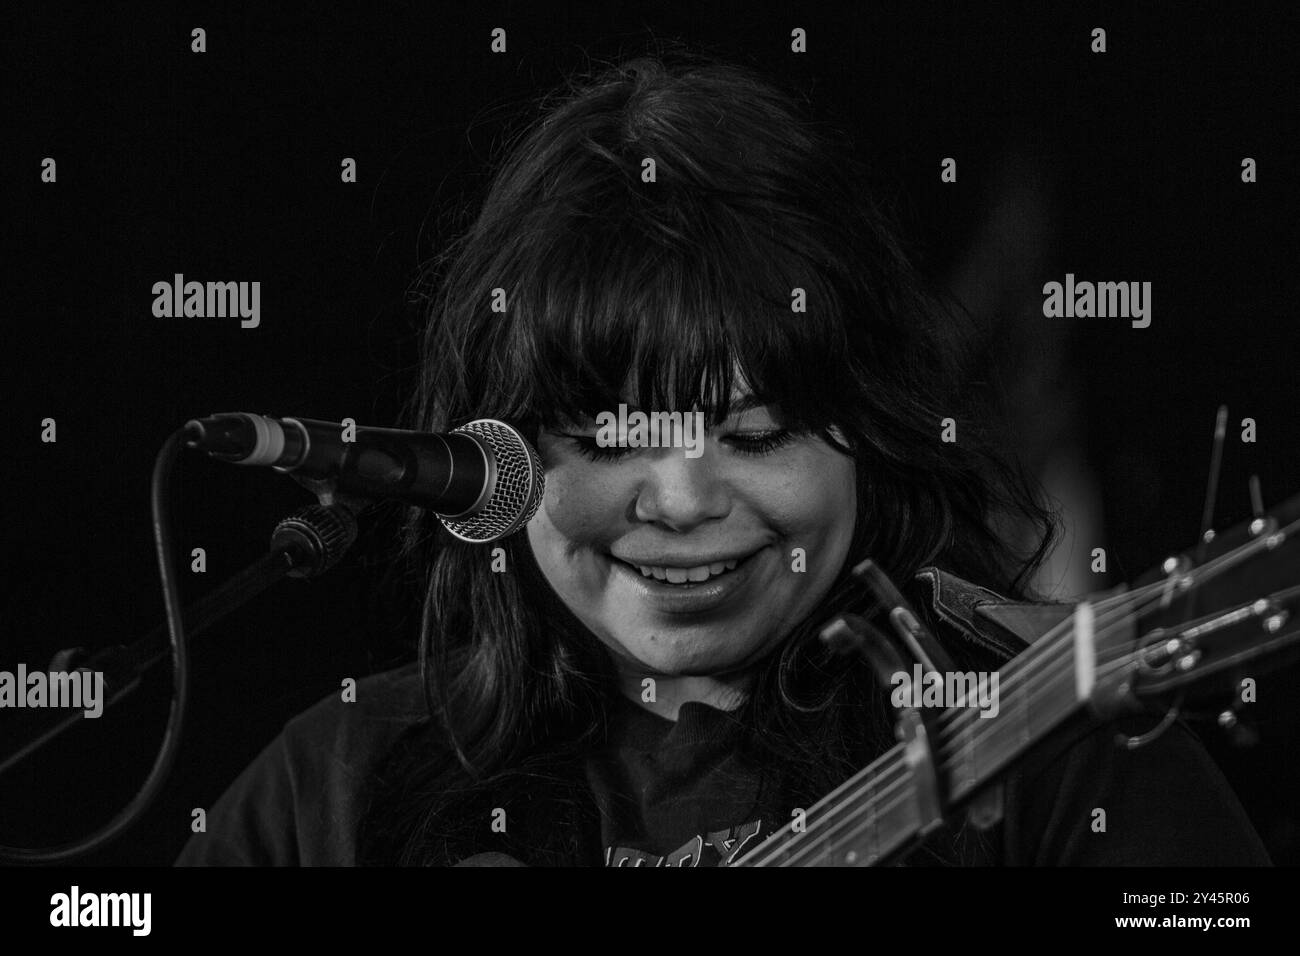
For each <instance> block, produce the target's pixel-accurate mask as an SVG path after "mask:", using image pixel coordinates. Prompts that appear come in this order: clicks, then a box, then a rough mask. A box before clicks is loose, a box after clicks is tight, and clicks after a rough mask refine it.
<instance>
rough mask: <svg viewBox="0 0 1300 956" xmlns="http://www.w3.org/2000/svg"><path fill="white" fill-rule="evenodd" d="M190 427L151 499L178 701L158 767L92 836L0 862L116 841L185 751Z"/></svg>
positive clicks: (175, 440) (4, 856)
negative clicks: (179, 562) (177, 550)
mask: <svg viewBox="0 0 1300 956" xmlns="http://www.w3.org/2000/svg"><path fill="white" fill-rule="evenodd" d="M185 437H186V432H185V429H184V428H178V429H177V430H176V431H174V432H172V434H171V435H170V436H169V437H168V438H167V440H166V441H165V442H163V446H162V448H161V449H160V450H159V452H158V457H157V458H156V459H155V460H154V466H153V480H152V483H151V488H150V501H151V505H152V508H153V534H154V545H155V547H156V549H157V552H158V573H159V577H160V578H161V579H162V591H163V605H164V608H165V610H166V613H167V631H168V638H169V641H170V643H171V656H172V702H171V711H170V712H169V713H168V715H167V726H166V728H165V729H164V731H163V739H162V744H161V746H160V747H159V750H158V756H157V757H156V758H155V760H154V764H153V769H151V770H150V771H149V776H148V777H146V778H145V781H144V784H143V785H142V786H141V787H140V790H139V792H138V793H136V795H135V798H134V799H133V800H132V801H131V802H130V803H129V804H127V805H126V807H125V808H124V809H123V810H122V811H121V812H120V813H119V814H118V815H117V816H116V817H114V818H113V819H112V820H110V821H109V822H108V823H106V824H105V825H104V826H102V827H101V828H100V829H98V830H96V831H95V832H94V833H92V834H91V835H90V836H88V837H85V838H83V839H81V840H77V841H75V842H72V843H64V844H61V845H59V846H52V847H41V848H39V849H27V848H24V847H9V846H0V862H5V863H62V862H65V861H67V860H71V859H74V858H76V857H78V856H83V855H85V854H87V853H90V852H93V851H94V850H98V849H99V848H101V847H103V846H104V845H106V844H108V843H110V842H112V841H113V840H115V839H116V838H117V837H119V836H120V835H121V834H122V833H123V832H125V831H126V830H127V829H128V828H130V827H131V826H132V825H134V824H135V823H136V821H138V820H139V819H140V817H141V816H142V815H143V814H144V812H145V811H146V810H147V809H148V808H149V806H150V804H152V803H153V801H154V799H155V798H156V797H157V796H158V792H159V791H160V790H161V789H162V786H163V783H164V782H165V781H166V780H167V776H168V774H170V773H171V769H172V764H173V763H175V761H176V754H177V752H178V751H179V750H180V744H181V729H182V727H183V725H184V719H185V706H186V703H187V702H188V699H189V674H190V668H189V652H188V650H187V648H186V646H185V630H184V623H183V621H182V620H181V596H180V587H179V585H178V584H177V582H176V573H175V567H174V565H175V559H174V555H173V550H172V523H171V516H170V514H169V513H168V507H169V505H170V503H171V488H172V474H173V472H174V471H175V470H176V462H177V461H178V460H179V458H180V454H181V450H182V448H183V445H184V440H185Z"/></svg>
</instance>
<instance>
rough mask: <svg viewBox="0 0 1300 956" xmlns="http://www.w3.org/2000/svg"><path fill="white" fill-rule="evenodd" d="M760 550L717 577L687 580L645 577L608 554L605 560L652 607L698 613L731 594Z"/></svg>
mask: <svg viewBox="0 0 1300 956" xmlns="http://www.w3.org/2000/svg"><path fill="white" fill-rule="evenodd" d="M760 553H761V552H755V553H754V554H752V555H750V556H749V557H748V558H746V559H745V560H744V561H743V562H742V563H740V564H738V565H737V566H736V567H735V568H734V569H733V570H731V571H728V572H727V573H726V574H724V575H722V576H721V577H717V578H710V579H709V580H707V581H697V582H694V583H687V584H668V583H667V582H665V581H660V580H659V579H658V578H653V577H650V578H648V577H646V576H645V575H644V574H642V573H641V572H640V571H639V570H637V569H636V568H634V567H632V566H631V565H630V564H624V563H623V562H622V561H619V560H617V559H616V558H610V559H609V562H610V564H612V565H613V566H614V572H615V573H616V574H621V575H622V576H623V577H624V578H625V579H626V580H627V582H628V583H629V584H630V585H631V586H632V588H633V589H634V590H635V591H636V593H637V596H638V597H639V598H640V599H641V600H642V601H643V602H644V603H646V604H647V605H649V606H650V607H652V608H654V609H655V610H658V611H662V612H664V613H665V614H698V613H700V612H702V611H711V610H713V609H714V608H717V607H721V606H722V605H724V604H726V603H727V602H728V601H730V600H731V599H732V598H734V597H735V596H736V594H737V593H738V592H739V591H740V590H741V588H743V587H744V586H745V585H746V584H747V583H748V582H749V580H750V578H752V577H753V576H754V567H755V566H756V565H757V564H758V560H757V559H758V556H759V554H760Z"/></svg>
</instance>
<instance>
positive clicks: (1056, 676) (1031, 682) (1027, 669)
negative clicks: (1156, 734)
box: [746, 521, 1300, 866]
mask: <svg viewBox="0 0 1300 956" xmlns="http://www.w3.org/2000/svg"><path fill="white" fill-rule="evenodd" d="M1298 526H1300V521H1296V522H1293V523H1292V524H1290V525H1288V526H1287V527H1286V528H1284V529H1281V531H1279V532H1273V534H1272V535H1270V536H1269V537H1272V538H1274V539H1275V540H1280V539H1278V538H1277V536H1278V535H1279V534H1280V535H1282V537H1283V538H1285V535H1286V534H1287V533H1289V532H1290V531H1291V530H1293V529H1294V528H1296V527H1298ZM1259 540H1260V539H1256V541H1252V542H1247V543H1246V544H1243V545H1241V546H1239V547H1238V548H1237V549H1234V550H1233V551H1230V552H1227V553H1226V554H1224V555H1222V556H1220V557H1219V558H1216V559H1214V560H1213V561H1210V562H1207V563H1206V564H1204V565H1202V566H1201V567H1199V568H1194V569H1191V570H1190V571H1189V572H1188V573H1187V575H1186V576H1188V577H1192V578H1195V579H1197V580H1196V581H1195V584H1196V585H1200V584H1202V583H1204V580H1208V579H1210V578H1213V577H1214V576H1215V575H1216V574H1217V573H1219V572H1220V571H1222V570H1223V569H1225V568H1227V567H1231V566H1234V565H1235V564H1237V563H1239V561H1240V560H1241V559H1243V558H1245V557H1250V556H1252V555H1251V554H1248V553H1242V552H1243V551H1244V550H1245V549H1247V548H1250V547H1251V546H1252V545H1255V544H1256V542H1257V541H1259ZM1167 585H1168V582H1167V581H1158V582H1154V583H1152V584H1150V585H1144V586H1143V587H1141V588H1138V589H1135V590H1133V591H1128V592H1124V593H1122V594H1120V595H1115V596H1112V597H1108V598H1103V599H1102V600H1100V601H1098V602H1097V603H1096V604H1095V605H1094V607H1095V608H1097V609H1102V616H1103V617H1112V618H1113V617H1114V616H1115V615H1116V614H1118V615H1121V616H1123V617H1125V618H1127V617H1128V616H1129V615H1130V614H1132V613H1134V612H1135V611H1137V612H1140V611H1141V610H1143V609H1145V608H1144V607H1143V605H1144V604H1145V605H1147V606H1149V605H1150V604H1153V603H1154V602H1155V601H1157V600H1161V599H1163V596H1164V593H1165V591H1166V588H1167ZM1184 590H1188V589H1186V588H1185V589H1184ZM1148 598H1150V599H1151V600H1147V599H1148ZM1111 627H1112V625H1110V624H1101V626H1100V628H1099V629H1100V631H1101V632H1102V633H1103V634H1105V632H1106V631H1107V630H1108V629H1109V628H1111ZM1053 631H1060V632H1061V633H1060V634H1059V635H1053ZM1072 636H1073V616H1071V617H1067V618H1066V619H1064V620H1062V621H1060V622H1058V624H1057V625H1055V626H1054V627H1052V628H1050V629H1049V630H1048V631H1047V632H1046V633H1045V634H1044V636H1043V638H1042V639H1040V642H1037V646H1042V647H1043V651H1042V652H1041V653H1040V654H1038V655H1035V657H1034V659H1033V660H1031V661H1029V662H1028V663H1027V664H1026V665H1024V666H1023V668H1022V669H1021V670H1017V671H1014V672H1012V673H1010V674H1009V675H1008V680H1007V685H1008V686H1009V687H1013V686H1015V684H1016V683H1018V682H1020V681H1026V682H1027V683H1026V688H1025V690H1024V694H1027V695H1028V696H1029V702H1028V703H1029V704H1032V703H1033V700H1034V699H1035V697H1041V694H1040V693H1039V689H1041V687H1042V685H1043V683H1044V681H1046V682H1048V683H1050V682H1053V681H1057V680H1061V679H1063V678H1064V677H1065V676H1067V675H1068V674H1069V672H1070V670H1071V667H1070V666H1069V664H1068V663H1067V662H1066V661H1065V659H1064V656H1063V655H1060V654H1059V653H1057V650H1058V648H1057V647H1055V646H1054V645H1059V644H1060V643H1062V638H1064V639H1067V640H1068V639H1069V638H1070V637H1072ZM1148 646H1149V645H1142V646H1141V647H1139V648H1137V649H1136V650H1132V651H1126V650H1121V651H1120V652H1119V654H1117V655H1115V654H1112V655H1111V656H1110V657H1109V658H1108V657H1107V656H1106V655H1105V654H1104V653H1103V654H1100V655H1098V658H1097V660H1098V665H1099V667H1098V669H1099V671H1100V672H1101V673H1102V674H1103V675H1107V674H1109V673H1113V672H1114V671H1115V670H1116V669H1117V668H1119V667H1122V666H1127V665H1128V664H1130V663H1133V662H1135V661H1136V660H1137V659H1138V657H1140V656H1141V655H1142V654H1143V653H1145V652H1146V650H1147V647H1148ZM1011 664H1014V660H1013V661H1012V662H1010V663H1009V665H1008V667H1010V666H1011ZM1040 665H1041V666H1040ZM1044 668H1047V669H1049V671H1054V673H1048V674H1047V675H1046V677H1045V678H1044V679H1038V678H1037V677H1036V676H1035V677H1031V676H1029V675H1031V674H1033V673H1034V672H1036V671H1041V670H1043V669H1044ZM1027 706H1028V705H1027ZM945 716H947V715H945ZM974 719H975V717H974V715H973V714H971V713H970V712H969V711H960V712H957V713H956V715H955V716H954V717H952V718H951V719H949V720H948V721H947V724H948V725H949V726H951V725H952V724H954V723H959V722H963V721H967V722H968V721H970V720H974ZM940 728H941V729H945V728H944V724H943V722H941V723H940ZM991 732H992V729H991V728H990V730H987V731H983V732H982V733H983V734H988V733H991ZM974 742H975V738H974V737H973V736H971V737H968V738H967V740H966V741H965V743H964V744H963V742H961V741H959V740H953V741H952V742H951V743H949V744H946V745H943V746H941V748H940V754H939V760H940V764H941V766H944V767H946V766H947V763H948V761H947V760H945V759H944V757H945V756H946V755H947V754H949V753H950V752H951V751H952V750H953V748H954V747H961V746H966V747H967V748H970V747H973V744H974ZM895 749H896V748H895ZM888 753H893V750H891V751H889V752H888ZM886 756H887V755H886ZM868 769H869V768H868ZM900 775H901V776H900ZM855 776H856V775H855ZM896 776H898V777H899V779H896V780H891V778H892V777H896ZM909 777H910V775H908V774H907V773H906V771H905V768H902V767H900V766H899V765H898V762H897V759H896V758H895V759H894V760H892V761H891V767H890V768H889V769H888V770H887V771H886V772H885V773H884V774H883V775H882V776H881V777H880V778H879V779H872V778H869V779H871V783H872V784H873V787H872V789H871V790H870V794H869V801H868V804H867V806H866V807H865V808H863V807H860V806H857V805H859V804H861V802H862V801H861V800H858V799H853V800H851V802H850V803H849V804H847V805H843V806H840V807H832V809H831V810H830V811H828V812H827V814H826V816H825V817H823V818H822V819H821V820H818V821H817V823H816V824H814V826H816V827H817V828H818V830H817V836H819V837H821V838H822V839H823V840H824V839H825V838H826V837H827V836H829V835H830V833H832V832H834V830H836V829H838V828H839V827H840V826H842V825H843V823H845V822H847V821H846V820H840V822H839V823H837V824H835V825H834V826H831V824H832V821H833V820H834V819H835V817H836V816H837V815H838V816H843V813H844V811H846V810H849V809H855V808H856V809H857V810H858V812H860V810H861V809H870V805H871V804H874V803H878V802H879V801H880V800H881V799H882V798H883V797H884V796H885V795H887V794H888V793H889V792H890V791H891V790H893V789H896V788H897V787H898V786H900V785H902V784H903V783H905V782H907V780H908V779H909ZM876 784H884V786H878V787H877V786H874V785H876ZM854 786H859V787H860V783H859V782H858V781H856V780H855V778H850V779H849V780H847V781H845V783H844V784H841V785H840V786H839V787H837V788H836V789H835V790H834V791H832V792H831V793H830V794H828V795H827V796H826V797H824V798H823V799H822V800H819V801H818V802H817V803H816V804H814V805H813V808H812V809H816V808H817V807H818V806H820V805H822V804H824V803H826V802H828V801H830V800H832V799H834V798H835V797H836V796H837V795H838V794H839V793H840V791H842V790H846V789H849V788H851V787H854ZM897 802H898V801H891V803H889V804H886V805H885V807H884V809H885V810H888V809H889V808H890V807H892V806H896V805H897ZM854 815H856V814H854ZM792 826H793V824H786V826H785V827H783V828H782V830H780V831H777V833H776V834H773V836H777V835H779V834H780V833H784V832H785V831H786V830H787V829H789V828H790V827H792ZM828 826H830V830H826V828H827V827H828ZM863 829H865V828H863ZM823 830H826V832H825V833H823V832H822V831H823ZM856 832H861V831H860V830H859V831H856ZM805 833H806V834H807V835H801V836H802V839H801V841H800V842H804V840H809V839H811V837H812V834H811V833H808V832H807V831H805ZM769 839H771V838H770V837H769ZM787 852H789V850H788V847H782V848H780V849H773V850H770V851H769V855H768V856H766V857H762V856H756V862H754V863H753V864H746V865H756V866H761V865H764V863H765V862H766V861H767V860H770V859H773V858H775V857H776V856H779V855H781V854H782V853H787ZM802 852H805V851H796V852H795V854H794V855H792V857H791V859H792V860H793V859H794V858H795V857H797V856H798V855H800V853H802ZM756 854H761V847H760V848H756ZM783 865H791V864H789V863H787V864H783Z"/></svg>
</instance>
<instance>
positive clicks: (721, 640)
mask: <svg viewBox="0 0 1300 956" xmlns="http://www.w3.org/2000/svg"><path fill="white" fill-rule="evenodd" d="M726 640H727V639H726V636H725V635H717V636H716V637H700V636H691V637H690V638H676V639H674V638H667V640H666V642H664V639H663V638H661V640H660V641H656V642H642V643H640V644H638V645H635V646H631V647H629V646H627V645H624V648H625V650H624V653H626V654H628V655H629V656H630V657H632V658H633V659H634V660H635V661H636V662H637V663H638V664H640V665H641V666H643V667H645V668H647V669H648V670H649V671H650V672H653V673H657V674H663V675H665V676H670V677H713V676H718V675H722V674H726V673H728V672H730V671H733V670H736V669H738V668H740V667H743V666H744V665H745V664H746V661H747V659H748V658H747V655H748V654H749V653H751V652H752V650H753V648H748V647H739V648H738V647H735V646H730V645H728V644H727V643H726Z"/></svg>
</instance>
